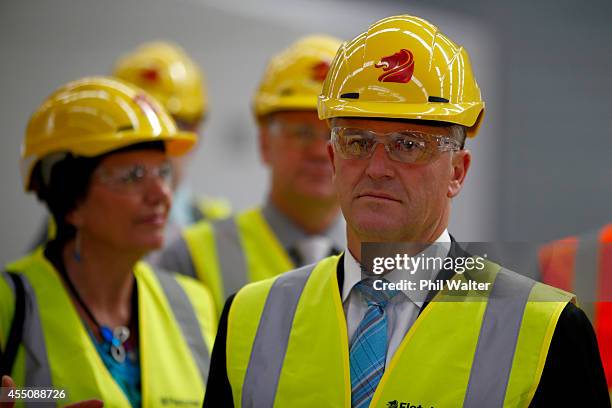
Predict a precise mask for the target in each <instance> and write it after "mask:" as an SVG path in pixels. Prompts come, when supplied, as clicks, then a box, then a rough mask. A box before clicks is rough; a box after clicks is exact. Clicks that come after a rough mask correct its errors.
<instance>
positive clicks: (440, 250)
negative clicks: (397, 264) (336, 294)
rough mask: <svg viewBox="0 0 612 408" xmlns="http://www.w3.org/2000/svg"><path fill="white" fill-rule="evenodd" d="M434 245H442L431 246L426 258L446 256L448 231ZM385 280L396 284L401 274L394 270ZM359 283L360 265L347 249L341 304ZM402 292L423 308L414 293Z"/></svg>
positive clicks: (427, 249)
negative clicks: (415, 298)
mask: <svg viewBox="0 0 612 408" xmlns="http://www.w3.org/2000/svg"><path fill="white" fill-rule="evenodd" d="M434 243H437V244H442V245H431V246H429V247H428V248H426V249H425V250H424V251H423V252H424V253H425V254H427V256H446V255H447V254H448V252H449V251H450V247H451V237H450V234H449V233H448V230H447V229H445V230H444V231H443V232H442V234H440V236H439V237H438V238H437V239H436V240H435V241H434ZM431 251H435V252H431ZM438 272H439V271H432V275H433V276H422V279H434V278H435V275H437V273H438ZM423 273H426V272H425V271H423V270H417V271H416V272H415V274H423ZM385 279H387V280H388V281H389V282H395V283H397V282H399V281H400V280H401V279H402V272H400V271H398V270H394V271H392V272H390V273H388V274H386V275H385ZM359 281H361V265H360V264H359V262H357V260H356V259H355V257H353V254H351V251H349V250H348V248H347V249H346V250H345V252H344V282H343V284H342V303H344V302H345V301H346V299H348V296H349V294H350V293H351V290H352V289H353V286H355V285H356V284H357V283H359ZM402 292H403V293H404V294H405V295H406V296H407V297H408V299H410V300H412V302H413V303H414V304H416V305H417V306H418V307H419V308H421V307H422V306H423V302H422V301H417V300H414V299H413V298H414V296H413V295H414V293H413V292H412V291H409V290H403V291H402Z"/></svg>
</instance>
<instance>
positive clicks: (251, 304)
mask: <svg viewBox="0 0 612 408" xmlns="http://www.w3.org/2000/svg"><path fill="white" fill-rule="evenodd" d="M483 116H484V102H483V101H482V99H481V94H480V89H479V87H478V85H477V83H476V81H475V78H474V75H473V73H472V68H471V65H470V60H469V57H468V54H467V51H466V50H465V49H464V48H463V47H460V46H458V45H457V44H455V43H454V42H453V41H452V40H451V39H450V38H448V37H447V36H446V35H444V34H442V33H441V32H440V31H439V30H438V28H437V27H435V26H433V25H432V24H431V23H429V22H427V21H425V20H423V19H421V18H418V17H413V16H408V15H403V16H395V17H389V18H385V19H383V20H381V21H378V22H376V23H374V24H373V25H371V26H370V27H369V29H368V30H367V31H366V32H364V33H362V34H360V35H358V36H357V37H356V38H354V39H353V40H352V41H349V42H347V43H345V44H343V45H342V46H341V47H340V49H339V50H338V53H337V54H336V57H335V59H334V61H333V62H332V65H331V68H330V71H329V73H328V75H327V78H326V81H325V83H324V86H323V91H322V94H321V96H320V99H319V117H320V118H321V119H325V120H327V122H328V124H329V126H330V128H331V134H332V138H331V143H330V144H329V146H328V154H329V157H330V160H331V162H332V163H333V169H334V170H333V171H334V176H333V180H334V186H335V188H336V190H337V193H338V198H339V201H340V206H341V208H342V213H343V215H344V217H345V219H346V223H347V230H346V231H347V247H346V251H345V252H344V253H343V254H342V255H340V256H331V257H328V258H325V259H323V260H321V261H320V262H318V263H316V264H314V265H309V266H306V267H303V268H300V269H297V270H294V271H291V272H288V273H285V274H282V275H280V276H277V277H274V278H270V279H267V280H265V281H261V282H257V283H254V284H249V285H247V286H245V287H244V288H242V289H241V290H240V291H238V293H237V294H236V295H235V296H232V297H230V298H229V299H228V301H227V302H226V305H225V307H224V311H223V314H222V316H221V322H220V325H219V331H218V334H217V338H216V340H215V346H214V349H213V355H212V358H211V371H210V376H209V382H208V387H209V390H210V393H209V394H207V396H206V398H205V402H204V406H206V407H213V406H224V407H231V406H237V407H239V406H243V407H271V406H278V407H293V408H297V407H352V408H362V407H381V408H382V407H385V408H386V407H436V408H445V407H460V406H463V407H475V408H482V407H501V406H504V407H527V406H561V405H563V406H607V405H603V402H602V401H603V398H605V399H606V400H607V396H606V394H607V392H606V389H605V382H602V381H601V378H599V377H597V371H596V370H594V368H597V367H598V366H599V369H600V371H601V362H600V360H599V356H598V352H597V346H596V344H594V340H593V333H592V328H591V326H590V325H589V323H588V320H587V319H586V317H585V316H584V314H583V312H582V311H581V310H580V309H578V308H577V307H576V306H575V305H574V304H573V295H572V294H570V293H567V292H564V291H562V290H559V289H555V288H552V287H549V286H546V285H544V284H541V283H536V282H535V281H532V280H530V279H528V278H525V277H522V276H520V275H518V274H516V273H514V272H511V271H509V270H507V269H505V268H503V267H500V266H499V265H496V264H493V263H492V262H489V261H487V260H486V259H483V258H482V257H480V259H475V258H474V257H473V256H471V255H470V254H467V253H466V252H465V251H464V250H463V249H461V247H460V246H459V245H458V244H457V243H456V241H454V239H453V238H452V237H451V236H450V234H449V232H448V230H447V226H448V223H449V218H450V209H451V202H452V199H453V198H454V197H456V196H457V195H458V194H459V193H460V191H461V189H462V186H463V183H464V181H465V178H466V175H467V173H468V170H469V168H470V163H471V159H472V156H471V153H470V152H469V151H468V150H465V149H464V147H463V146H464V142H465V138H466V137H470V138H473V137H475V136H476V134H477V133H478V129H479V126H480V124H481V123H482V120H483ZM367 243H374V244H367ZM393 243H402V245H403V246H405V247H407V248H412V249H415V248H416V250H414V251H411V252H410V255H411V257H412V258H411V259H415V258H418V259H425V257H427V258H428V259H429V258H431V259H433V260H434V261H435V260H436V259H440V260H444V261H445V262H444V264H443V266H437V267H436V266H435V265H436V263H435V262H434V263H432V265H434V266H433V267H427V268H426V267H424V266H417V267H415V268H414V269H413V270H412V271H411V272H410V274H408V273H407V272H406V271H407V270H408V269H404V268H403V267H400V266H398V265H399V263H398V264H393V263H391V264H390V265H389V266H386V267H385V269H383V270H382V271H376V269H374V268H373V267H372V265H376V263H372V264H370V263H368V261H367V258H368V253H371V248H372V247H373V246H374V247H376V246H380V247H384V246H387V247H388V246H390V245H391V244H393ZM410 245H413V246H412V247H411V246H410ZM387 260H391V261H392V262H393V258H386V260H385V263H386V261H387ZM460 261H461V263H460ZM476 261H478V262H479V263H478V262H476ZM468 263H470V265H472V266H470V267H469V268H467V270H466V269H461V270H460V269H459V267H458V266H460V265H467V264H468ZM447 264H448V266H447ZM394 265H395V266H394ZM422 265H423V264H422ZM476 265H479V266H478V267H477V266H476ZM436 268H437V269H436ZM413 274H414V275H415V276H419V277H421V281H420V282H421V283H422V282H423V281H424V282H426V283H429V284H431V283H433V284H435V285H434V286H433V289H426V290H425V291H424V292H425V295H426V296H425V297H424V298H416V297H415V294H418V293H417V292H414V291H413V290H412V289H411V286H410V285H404V280H405V279H404V277H407V276H412V275H413ZM413 283H414V282H413ZM453 287H455V288H456V287H459V288H460V289H458V290H457V289H453ZM587 379H588V380H587ZM590 380H593V381H590ZM598 381H599V382H598ZM562 401H563V402H562ZM568 401H570V403H569V405H568V404H567V402H568Z"/></svg>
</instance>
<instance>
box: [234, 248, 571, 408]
mask: <svg viewBox="0 0 612 408" xmlns="http://www.w3.org/2000/svg"><path fill="white" fill-rule="evenodd" d="M338 259H340V258H339V257H330V258H326V259H324V260H322V261H321V262H319V263H318V264H317V265H316V266H314V267H313V266H309V267H304V268H301V269H297V270H295V271H292V272H289V273H286V274H283V275H281V276H279V277H276V278H274V279H268V280H265V281H261V282H256V283H253V284H250V285H248V286H246V287H244V288H243V289H242V290H240V291H239V292H238V294H237V295H236V297H235V298H234V301H233V303H232V307H231V309H230V313H229V318H228V330H227V354H226V356H227V374H228V378H229V382H230V384H231V387H232V392H233V399H234V405H235V406H236V407H258V408H260V407H273V406H274V407H292V408H298V407H334V408H338V407H346V408H350V406H351V381H350V369H349V342H348V335H347V328H346V318H345V315H344V311H343V307H342V301H341V298H340V293H339V290H338V280H337V275H336V268H337V264H338ZM467 275H468V273H467V272H466V274H463V275H455V277H454V278H453V279H459V280H463V281H465V280H466V279H467V278H466V276H467ZM477 279H478V280H479V281H483V282H494V283H493V284H492V285H490V288H492V289H490V293H485V294H484V295H482V294H481V295H480V297H478V296H477V295H475V294H473V293H466V294H465V296H464V297H463V298H461V297H459V298H458V297H457V295H456V294H455V295H452V294H450V293H448V292H444V291H441V292H439V293H438V294H437V295H436V298H435V300H434V301H432V302H431V303H429V305H428V306H427V307H426V308H425V309H424V311H423V312H422V313H421V314H420V316H419V317H418V318H417V320H416V321H415V323H414V324H413V326H412V327H411V328H410V330H409V331H408V333H407V334H406V336H405V338H404V339H403V341H402V343H401V345H400V346H399V348H398V349H397V351H396V352H395V354H394V356H393V358H392V360H391V362H390V364H389V365H388V367H387V368H386V370H385V373H384V375H383V377H382V379H381V381H380V383H379V385H378V388H377V390H376V392H375V394H374V396H373V398H372V402H371V405H370V406H371V407H381V408H382V407H384V408H387V407H396V406H397V407H399V406H408V407H410V406H419V405H420V406H422V407H427V408H429V407H435V408H444V407H453V408H455V407H460V406H464V407H478V408H480V407H492V406H502V405H503V406H504V407H527V406H528V405H529V402H530V401H531V399H532V398H533V395H534V393H535V391H536V388H537V385H538V382H539V379H540V376H541V374H542V370H543V367H544V363H545V361H546V356H547V353H548V348H549V345H550V341H551V338H552V336H553V333H554V330H555V326H556V323H557V320H558V318H559V315H560V314H561V312H562V310H563V308H564V307H565V306H566V304H567V303H568V302H569V301H572V299H573V295H571V294H569V293H567V292H564V291H562V290H559V289H555V288H552V287H549V286H546V285H543V284H541V283H536V282H535V281H532V280H530V279H528V278H525V277H522V276H520V275H517V274H515V273H513V272H510V271H507V270H505V269H503V268H500V267H499V266H497V265H495V264H487V268H486V269H485V270H484V271H482V272H479V275H478V277H477ZM453 296H455V297H453Z"/></svg>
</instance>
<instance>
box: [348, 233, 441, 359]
mask: <svg viewBox="0 0 612 408" xmlns="http://www.w3.org/2000/svg"><path fill="white" fill-rule="evenodd" d="M435 242H436V243H438V244H442V245H432V246H430V247H428V248H427V249H425V251H424V252H425V253H427V252H428V250H429V252H431V251H432V250H433V251H435V253H428V256H442V257H445V256H447V254H448V252H449V250H450V243H451V238H450V235H449V233H448V230H446V229H445V230H444V232H442V234H440V236H439V237H438V239H436V241H435ZM344 254H345V255H344V283H343V285H342V306H343V308H344V315H345V316H346V324H347V330H348V338H349V344H350V343H351V341H352V339H353V335H354V334H355V331H356V330H357V327H358V326H359V323H360V322H361V320H362V319H363V317H364V316H365V314H366V311H367V310H368V305H367V303H366V301H365V300H364V299H363V296H362V295H361V292H360V291H359V290H358V289H353V288H354V286H355V285H356V284H357V283H358V282H359V281H360V280H361V279H362V278H363V277H362V273H361V267H360V265H359V263H358V262H357V260H356V259H355V258H354V257H353V255H352V254H351V252H350V251H349V250H348V249H347V250H346V251H345V252H344ZM419 255H420V254H419ZM417 256H418V255H417ZM438 272H439V270H433V271H432V270H426V271H424V270H423V269H418V270H416V271H415V273H414V274H413V275H412V278H411V279H414V278H417V281H418V279H435V277H436V275H437V274H438ZM405 274H406V271H401V270H394V271H391V272H389V273H388V274H385V275H384V278H385V279H386V280H388V281H389V282H395V283H397V282H400V281H401V280H402V279H403V278H405V277H406V275H405ZM425 275H428V276H425ZM411 298H412V299H414V300H412V299H411ZM417 298H419V296H416V294H415V292H412V291H409V290H405V291H401V292H400V293H399V294H397V295H396V296H394V297H393V298H391V300H390V301H389V303H388V304H387V306H386V307H385V314H386V315H387V339H388V343H387V359H386V364H387V365H388V364H389V362H390V361H391V358H392V357H393V355H394V354H395V351H396V350H397V348H398V347H399V345H400V343H401V342H402V340H403V339H404V336H405V335H406V333H408V330H410V327H412V324H413V323H414V321H415V320H416V318H417V317H418V315H419V311H420V310H421V307H423V302H422V301H420V300H417Z"/></svg>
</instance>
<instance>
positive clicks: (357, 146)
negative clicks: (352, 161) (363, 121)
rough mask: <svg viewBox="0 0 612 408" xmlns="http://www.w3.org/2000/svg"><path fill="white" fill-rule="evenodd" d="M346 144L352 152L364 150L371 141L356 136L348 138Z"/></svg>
mask: <svg viewBox="0 0 612 408" xmlns="http://www.w3.org/2000/svg"><path fill="white" fill-rule="evenodd" d="M346 145H347V147H348V148H349V150H350V151H352V152H362V151H364V150H366V149H367V148H368V145H369V142H368V139H365V138H363V137H359V136H354V137H349V138H348V139H347V141H346Z"/></svg>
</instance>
